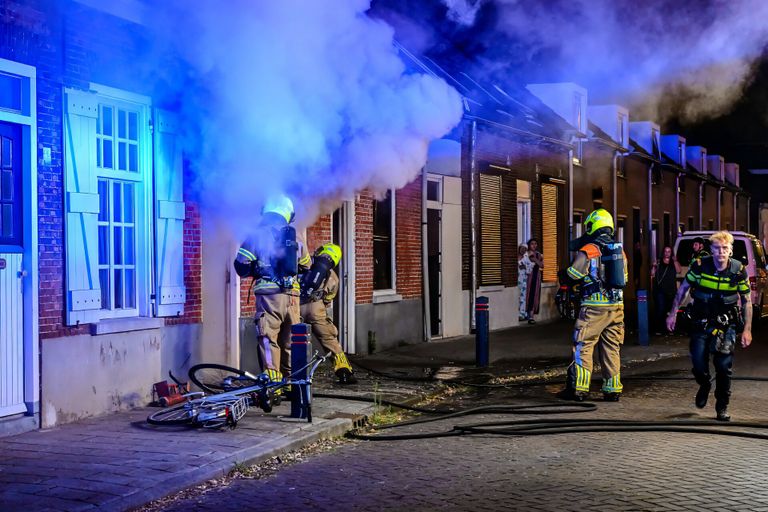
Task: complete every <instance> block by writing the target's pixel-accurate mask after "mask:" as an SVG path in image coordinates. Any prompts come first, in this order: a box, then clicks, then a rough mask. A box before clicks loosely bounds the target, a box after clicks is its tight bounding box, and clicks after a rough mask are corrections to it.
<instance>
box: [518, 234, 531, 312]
mask: <svg viewBox="0 0 768 512" xmlns="http://www.w3.org/2000/svg"><path fill="white" fill-rule="evenodd" d="M532 270H533V262H532V261H531V259H530V258H529V257H528V246H527V245H525V244H520V245H519V246H518V247H517V288H518V291H519V292H520V313H519V314H518V319H519V320H520V321H521V322H525V321H526V320H528V313H527V312H526V310H527V307H526V303H527V298H528V297H527V293H526V290H527V289H528V276H529V275H530V274H531V271H532Z"/></svg>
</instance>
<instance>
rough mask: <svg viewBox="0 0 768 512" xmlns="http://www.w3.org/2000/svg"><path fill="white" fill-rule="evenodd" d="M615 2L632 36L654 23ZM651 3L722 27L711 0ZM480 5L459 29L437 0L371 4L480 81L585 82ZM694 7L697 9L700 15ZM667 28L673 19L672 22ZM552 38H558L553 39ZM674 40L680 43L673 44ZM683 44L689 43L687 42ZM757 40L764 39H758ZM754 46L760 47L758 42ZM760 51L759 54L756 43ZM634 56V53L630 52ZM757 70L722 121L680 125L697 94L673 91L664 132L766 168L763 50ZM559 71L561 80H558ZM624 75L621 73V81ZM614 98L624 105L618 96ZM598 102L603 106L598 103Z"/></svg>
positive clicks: (494, 8) (563, 0)
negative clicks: (684, 106)
mask: <svg viewBox="0 0 768 512" xmlns="http://www.w3.org/2000/svg"><path fill="white" fill-rule="evenodd" d="M526 1H529V0H519V2H520V3H523V4H524V3H525V2H526ZM535 1H536V3H535V4H531V5H535V7H536V8H538V9H540V10H543V12H544V13H545V16H546V14H547V10H546V9H549V8H550V7H551V8H552V9H559V10H560V11H563V10H564V11H566V12H567V11H568V9H578V8H579V7H578V5H577V4H578V2H570V1H567V0H547V3H544V4H542V3H539V2H541V0H535ZM617 1H618V2H619V3H618V4H617V5H619V7H616V10H615V12H616V13H617V20H614V22H617V23H619V26H622V25H623V24H624V23H626V27H627V33H628V36H627V37H636V34H637V30H638V29H642V27H643V24H644V23H645V24H647V23H648V20H649V19H650V18H645V20H644V21H643V20H641V21H638V19H639V18H641V17H642V15H643V13H642V12H638V10H637V9H636V7H635V6H636V5H637V4H634V3H632V2H630V3H626V2H625V3H623V4H622V3H621V2H622V1H623V0H617ZM652 3H655V8H656V11H652V12H651V15H652V16H653V15H654V14H655V13H656V12H658V14H659V15H667V16H668V17H669V18H670V20H673V19H674V20H676V19H679V18H681V17H685V16H689V17H690V19H691V20H693V19H694V18H693V16H697V17H698V18H696V19H698V20H703V21H704V22H708V23H713V26H716V25H714V24H716V23H717V20H716V18H717V16H718V13H714V12H708V11H707V9H706V8H702V5H705V4H707V3H708V1H707V0H705V1H704V2H702V3H697V4H696V6H694V7H691V6H690V5H688V4H684V3H679V2H669V1H666V0H654V1H653V2H652ZM481 5H482V8H481V9H480V10H479V11H478V13H477V17H476V18H475V20H474V23H473V24H472V25H471V26H462V25H459V24H457V23H454V22H452V21H451V20H449V19H448V17H447V9H446V7H445V5H444V4H443V2H441V1H440V0H423V1H420V2H413V1H411V0H373V3H372V14H373V15H374V16H377V17H380V18H382V19H384V20H386V21H387V22H388V23H390V24H392V25H394V26H395V28H396V35H395V37H396V38H397V39H398V40H399V41H400V42H401V43H403V44H405V46H406V47H408V48H409V49H411V50H413V51H416V52H417V53H423V54H426V55H428V56H430V57H431V58H433V59H434V60H436V61H437V62H439V63H440V64H441V65H443V66H444V67H446V68H447V69H449V70H452V71H454V72H455V71H459V70H466V71H469V72H470V73H471V74H473V76H474V77H476V78H477V77H478V75H485V76H482V77H481V81H492V80H493V81H496V80H498V82H497V83H504V84H510V82H512V84H514V85H516V86H522V85H524V84H525V83H536V82H540V81H575V82H577V83H581V84H582V85H587V84H584V83H583V81H581V80H579V79H578V77H574V78H570V77H569V76H568V74H567V70H565V71H564V70H562V69H560V68H554V69H553V66H552V63H553V62H557V57H558V56H559V55H558V52H560V51H561V50H562V47H560V48H557V47H555V48H552V47H546V46H539V47H537V48H534V49H532V48H531V47H530V45H528V44H527V43H526V41H524V40H522V38H521V39H520V40H516V39H515V36H514V34H513V35H510V34H509V33H506V34H500V33H499V31H498V29H497V28H498V23H499V19H500V16H501V14H500V12H501V8H500V7H499V4H498V3H496V2H492V1H489V0H485V1H484V3H482V4H481ZM542 5H544V6H545V7H542ZM586 5H589V6H592V5H594V4H586ZM717 5H718V4H717V3H711V6H710V11H713V10H714V9H715V6H717ZM697 9H698V10H699V11H700V12H695V11H696V10H697ZM570 14H571V15H573V17H574V18H578V17H579V15H580V13H579V12H577V11H575V10H574V11H572V12H571V13H570ZM646 14H647V13H646ZM507 15H508V14H507ZM597 20H598V21H597V25H595V26H594V29H595V30H597V31H599V30H602V29H603V28H602V27H601V26H600V25H602V23H601V22H600V18H599V17H598V18H597ZM625 20H626V21H625ZM585 21H587V22H590V21H591V22H593V23H594V22H595V18H594V17H592V18H591V19H590V17H589V16H587V17H586V18H585ZM669 23H670V24H674V23H676V22H675V21H669ZM665 28H666V27H665ZM675 28H676V29H678V30H680V29H681V28H682V30H685V29H686V25H677V26H676V27H675ZM555 37H556V36H555ZM622 37H623V36H622ZM551 40H553V39H550V40H549V41H551ZM671 41H672V42H675V40H674V39H672V40H671ZM681 41H685V38H682V39H681ZM758 41H762V40H761V39H759V38H758ZM665 42H666V43H669V42H670V41H669V40H668V41H665ZM766 43H768V40H766ZM729 44H730V41H729ZM752 44H753V45H755V41H754V40H753V41H752ZM755 48H756V49H757V50H759V48H760V46H759V43H758V45H757V46H756V47H755ZM766 48H768V47H766ZM641 49H642V48H641ZM663 50H664V48H660V49H659V52H663ZM753 50H754V48H753ZM653 51H654V52H655V51H656V50H653ZM651 55H654V53H651ZM594 57H595V59H594V65H595V66H600V65H601V57H602V56H600V55H595V56H594ZM630 57H634V55H631V54H630ZM638 57H640V56H638ZM660 57H661V58H663V54H660ZM638 62H639V61H636V62H631V60H630V61H629V62H627V63H626V65H627V66H633V65H634V66H635V68H642V67H643V65H646V64H647V63H645V62H644V63H641V65H638ZM752 69H753V71H754V73H753V75H752V76H751V77H750V79H751V83H750V84H749V85H748V86H747V87H746V89H745V91H744V94H743V96H742V97H741V98H740V99H739V100H738V101H736V103H734V104H732V105H729V106H728V108H727V109H726V111H727V113H725V114H720V115H719V116H718V117H710V118H702V119H700V120H698V121H696V122H695V123H694V124H691V121H687V122H685V121H681V117H680V116H678V115H676V109H677V108H678V106H679V102H680V101H681V98H684V100H687V101H694V102H695V101H697V97H696V96H695V95H693V96H691V95H688V96H685V95H682V96H681V95H678V96H675V95H673V94H669V95H666V96H662V100H661V102H660V105H659V112H664V113H666V119H661V120H659V119H654V120H656V121H657V122H660V124H661V125H662V132H663V133H680V134H681V135H683V136H684V137H686V139H687V141H688V143H689V145H700V146H705V147H707V149H708V152H709V154H721V155H723V156H724V157H725V158H726V161H728V162H736V163H739V164H740V165H741V167H742V169H748V168H756V167H757V168H768V50H766V51H764V52H763V58H762V60H761V61H759V62H756V63H755V64H754V65H753V68H752ZM555 74H557V75H559V76H554V75H555ZM569 78H570V79H569ZM622 78H623V77H622V76H621V71H619V73H617V79H618V80H621V79H622ZM512 84H510V85H512ZM590 91H592V90H591V89H590ZM615 101H617V102H620V103H623V102H624V100H622V99H621V97H619V98H618V99H617V100H615ZM698 101H700V102H702V103H705V102H706V101H707V99H706V98H703V99H701V98H699V99H698ZM590 102H592V101H590ZM598 103H603V102H600V101H598ZM630 115H632V112H631V113H630ZM660 117H661V116H660ZM638 120H639V119H638Z"/></svg>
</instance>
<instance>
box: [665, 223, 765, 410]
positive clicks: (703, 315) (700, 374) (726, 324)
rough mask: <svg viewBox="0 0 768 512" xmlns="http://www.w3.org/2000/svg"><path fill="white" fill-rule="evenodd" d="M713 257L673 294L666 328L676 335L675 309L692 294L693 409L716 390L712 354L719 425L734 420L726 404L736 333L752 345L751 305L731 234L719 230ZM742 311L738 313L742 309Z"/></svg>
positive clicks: (704, 260) (712, 241)
mask: <svg viewBox="0 0 768 512" xmlns="http://www.w3.org/2000/svg"><path fill="white" fill-rule="evenodd" d="M709 242H710V250H711V251H712V255H711V256H705V257H704V258H702V259H701V262H694V263H692V264H691V267H690V268H689V269H688V273H687V274H686V275H685V280H684V281H683V282H682V284H681V285H680V288H679V289H678V291H677V295H675V300H674V302H673V304H672V311H670V313H669V316H668V317H667V329H669V330H670V331H671V330H674V328H675V323H676V320H677V314H676V313H677V308H678V306H679V305H680V303H681V302H682V301H683V300H684V299H685V297H686V295H688V293H689V292H690V294H691V296H692V297H693V303H692V304H691V308H690V316H691V320H692V322H691V333H690V334H691V342H690V351H691V362H692V363H693V376H694V377H695V379H696V382H697V383H698V384H699V389H698V391H697V392H696V397H695V404H696V407H698V408H699V409H703V408H704V407H706V405H707V400H708V398H709V392H710V390H711V389H712V382H711V376H710V373H709V355H710V354H713V357H712V359H713V363H714V366H715V412H716V413H717V419H718V420H720V421H730V419H731V416H730V415H729V414H728V403H729V401H730V396H731V375H732V373H733V372H732V367H733V350H734V348H735V346H736V338H737V336H738V332H739V331H741V339H740V342H741V346H742V347H743V348H747V347H748V346H749V345H750V344H751V343H752V300H751V298H750V288H749V281H748V279H747V273H746V271H745V269H744V266H743V265H742V264H741V262H739V261H737V260H735V259H732V258H731V256H732V255H733V235H731V234H730V233H728V232H727V231H718V232H717V233H714V234H712V235H711V236H710V237H709ZM739 309H740V310H739Z"/></svg>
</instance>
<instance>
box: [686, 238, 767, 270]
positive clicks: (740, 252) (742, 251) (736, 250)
mask: <svg viewBox="0 0 768 512" xmlns="http://www.w3.org/2000/svg"><path fill="white" fill-rule="evenodd" d="M704 249H705V250H706V251H707V252H708V253H710V254H711V251H710V250H709V240H707V239H706V238H705V239H704ZM755 252H756V253H757V251H755ZM748 254H749V252H748V251H747V244H746V243H744V240H734V241H733V258H734V259H737V260H739V261H740V262H741V263H742V264H743V265H744V266H747V265H749V256H748ZM760 254H762V253H760ZM691 258H693V239H692V238H685V239H683V240H680V243H679V244H678V245H677V261H679V262H680V264H681V265H690V263H691ZM759 259H760V258H759ZM763 266H765V265H763Z"/></svg>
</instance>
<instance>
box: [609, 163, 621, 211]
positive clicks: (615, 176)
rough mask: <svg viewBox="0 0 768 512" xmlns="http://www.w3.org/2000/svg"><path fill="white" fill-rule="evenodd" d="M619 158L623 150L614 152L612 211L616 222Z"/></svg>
mask: <svg viewBox="0 0 768 512" xmlns="http://www.w3.org/2000/svg"><path fill="white" fill-rule="evenodd" d="M619 158H621V152H620V151H618V150H616V151H614V153H613V173H612V175H611V204H612V208H611V213H612V214H613V221H614V222H616V214H617V213H618V208H617V206H618V205H617V204H616V201H617V197H618V190H617V189H618V176H619Z"/></svg>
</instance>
